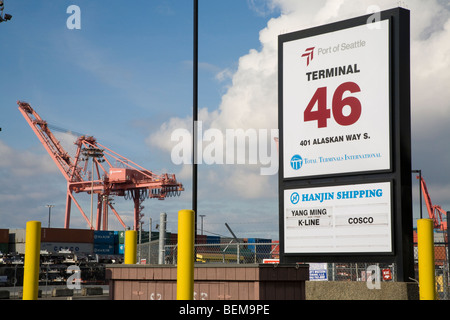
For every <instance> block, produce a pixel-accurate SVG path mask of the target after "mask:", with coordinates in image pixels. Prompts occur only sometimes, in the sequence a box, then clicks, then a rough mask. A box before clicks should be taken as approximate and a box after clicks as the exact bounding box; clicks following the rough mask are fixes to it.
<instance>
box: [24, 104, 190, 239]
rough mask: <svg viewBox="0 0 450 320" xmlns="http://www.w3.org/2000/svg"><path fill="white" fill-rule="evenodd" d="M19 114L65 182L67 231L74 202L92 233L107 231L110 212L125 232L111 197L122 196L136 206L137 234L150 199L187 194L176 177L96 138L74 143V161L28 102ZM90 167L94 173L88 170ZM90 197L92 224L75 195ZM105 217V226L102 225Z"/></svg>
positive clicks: (83, 139) (81, 138)
mask: <svg viewBox="0 0 450 320" xmlns="http://www.w3.org/2000/svg"><path fill="white" fill-rule="evenodd" d="M17 104H18V106H19V111H20V112H21V113H22V115H23V116H24V118H25V120H26V121H27V123H28V124H29V125H30V127H31V128H32V129H33V131H34V133H35V134H36V136H37V137H38V138H39V141H40V142H41V143H42V145H43V146H44V148H45V149H46V150H47V152H48V154H49V155H50V157H51V158H52V159H53V161H54V162H55V163H56V165H57V167H58V168H59V170H60V171H61V173H62V174H63V176H64V177H65V178H66V181H67V196H66V216H65V225H64V226H65V228H69V224H70V211H71V203H72V202H74V203H75V205H76V206H77V208H78V209H79V210H80V212H81V214H82V216H83V217H84V219H85V220H86V222H87V224H88V226H89V227H90V228H91V229H94V228H95V229H96V230H100V229H103V230H107V221H108V209H111V210H112V211H113V213H114V215H115V216H116V218H117V219H118V221H119V223H120V224H121V225H122V226H123V227H124V228H126V225H125V223H124V222H123V220H122V219H121V217H120V215H119V214H118V213H117V211H116V210H115V209H114V207H113V206H112V203H111V200H112V199H111V198H110V197H111V196H122V197H124V198H125V199H132V200H133V202H134V230H137V229H138V228H139V220H140V218H141V217H142V214H141V211H142V209H143V208H144V207H143V206H142V202H143V201H144V200H145V199H147V198H156V199H159V200H164V199H165V198H166V197H173V196H179V195H180V192H181V191H183V190H184V188H183V185H182V184H181V183H179V182H178V181H177V179H176V177H175V175H174V174H167V173H164V174H161V175H156V174H154V173H153V172H151V171H149V170H147V169H145V168H143V167H141V166H139V165H138V164H136V163H134V162H133V161H131V160H129V159H127V158H125V157H124V156H121V155H120V154H118V153H117V152H114V151H113V150H111V149H109V148H107V147H105V146H103V145H101V144H100V143H98V142H97V140H96V139H95V138H94V137H91V136H84V135H82V136H79V137H78V138H77V140H76V141H75V145H76V146H77V150H76V153H75V157H74V158H72V157H71V156H70V155H69V154H68V153H67V152H66V150H64V148H63V147H62V146H61V144H60V142H59V141H58V139H56V138H55V136H54V135H53V133H52V131H51V130H50V128H49V125H48V124H47V122H46V121H44V120H42V118H41V117H40V116H39V115H38V114H37V112H36V111H35V110H34V109H33V108H32V107H31V106H30V104H28V103H27V102H22V101H17ZM89 163H90V165H91V171H89V170H88V168H89ZM80 192H86V193H88V194H90V195H91V219H90V220H89V219H88V217H87V216H86V214H85V213H84V211H83V209H82V208H81V206H80V204H79V203H78V202H77V200H76V199H75V196H74V193H80ZM94 194H96V195H97V218H96V220H97V221H96V224H95V226H94V222H93V217H92V216H93V214H92V206H93V195H94ZM102 215H103V226H102V225H101V221H102Z"/></svg>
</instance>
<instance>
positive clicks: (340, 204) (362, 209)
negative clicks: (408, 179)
mask: <svg viewBox="0 0 450 320" xmlns="http://www.w3.org/2000/svg"><path fill="white" fill-rule="evenodd" d="M391 220H392V217H391V183H390V182H381V183H370V184H355V185H341V186H331V187H315V188H301V189H289V190H285V191H284V241H285V247H284V250H285V251H284V252H285V253H302V254H307V253H359V252H364V253H390V252H392V227H391Z"/></svg>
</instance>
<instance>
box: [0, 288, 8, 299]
mask: <svg viewBox="0 0 450 320" xmlns="http://www.w3.org/2000/svg"><path fill="white" fill-rule="evenodd" d="M0 299H9V291H8V290H0Z"/></svg>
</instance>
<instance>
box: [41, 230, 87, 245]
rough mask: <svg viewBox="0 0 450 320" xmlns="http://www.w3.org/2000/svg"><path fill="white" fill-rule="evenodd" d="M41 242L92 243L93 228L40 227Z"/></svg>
mask: <svg viewBox="0 0 450 320" xmlns="http://www.w3.org/2000/svg"><path fill="white" fill-rule="evenodd" d="M41 242H81V243H93V242H94V230H89V229H64V228H42V229H41Z"/></svg>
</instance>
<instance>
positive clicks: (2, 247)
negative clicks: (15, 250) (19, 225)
mask: <svg viewBox="0 0 450 320" xmlns="http://www.w3.org/2000/svg"><path fill="white" fill-rule="evenodd" d="M8 242H9V229H0V252H1V253H8V252H9V251H8Z"/></svg>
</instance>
